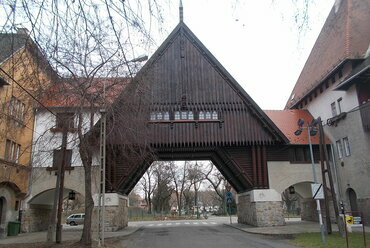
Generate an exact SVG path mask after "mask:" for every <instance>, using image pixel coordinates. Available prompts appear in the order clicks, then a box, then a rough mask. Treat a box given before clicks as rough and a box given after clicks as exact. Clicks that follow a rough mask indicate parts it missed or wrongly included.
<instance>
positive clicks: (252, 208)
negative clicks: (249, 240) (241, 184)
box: [238, 190, 285, 227]
mask: <svg viewBox="0 0 370 248" xmlns="http://www.w3.org/2000/svg"><path fill="white" fill-rule="evenodd" d="M275 192H276V191H275ZM275 192H274V193H273V195H272V194H271V190H252V191H249V192H247V193H243V194H240V195H238V222H239V223H242V224H248V225H253V226H259V227H262V226H282V225H285V220H284V217H283V208H282V202H281V200H280V201H278V196H280V195H279V194H278V193H277V192H276V193H275ZM276 194H278V195H276Z"/></svg>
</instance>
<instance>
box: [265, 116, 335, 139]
mask: <svg viewBox="0 0 370 248" xmlns="http://www.w3.org/2000/svg"><path fill="white" fill-rule="evenodd" d="M264 112H265V113H266V115H267V116H268V117H269V118H270V119H271V120H272V121H273V122H274V123H275V125H276V126H277V127H278V128H279V129H280V130H281V131H282V132H283V133H284V135H285V136H286V137H287V138H288V139H289V141H290V144H295V145H303V144H308V133H307V130H306V129H304V130H303V131H302V134H301V135H299V136H296V135H294V132H295V131H296V130H297V128H298V124H297V123H298V120H299V119H304V121H305V124H304V125H303V126H307V123H308V122H309V123H311V121H312V119H313V117H312V115H311V114H310V113H309V112H308V111H307V110H303V109H292V110H264ZM311 142H312V144H318V143H319V135H318V134H316V135H315V136H313V137H311ZM326 143H327V144H329V143H330V140H329V139H328V138H326Z"/></svg>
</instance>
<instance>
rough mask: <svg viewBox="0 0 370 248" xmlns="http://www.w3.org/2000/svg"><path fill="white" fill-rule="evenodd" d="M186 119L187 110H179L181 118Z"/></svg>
mask: <svg viewBox="0 0 370 248" xmlns="http://www.w3.org/2000/svg"><path fill="white" fill-rule="evenodd" d="M186 119H188V112H186V111H182V112H181V120H186Z"/></svg>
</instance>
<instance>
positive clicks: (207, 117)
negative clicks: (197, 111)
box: [206, 111, 211, 120]
mask: <svg viewBox="0 0 370 248" xmlns="http://www.w3.org/2000/svg"><path fill="white" fill-rule="evenodd" d="M210 119H211V112H209V111H207V112H206V120H210Z"/></svg>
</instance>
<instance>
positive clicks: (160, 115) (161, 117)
mask: <svg viewBox="0 0 370 248" xmlns="http://www.w3.org/2000/svg"><path fill="white" fill-rule="evenodd" d="M157 120H163V114H162V113H161V112H158V113H157Z"/></svg>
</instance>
